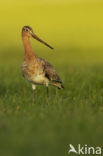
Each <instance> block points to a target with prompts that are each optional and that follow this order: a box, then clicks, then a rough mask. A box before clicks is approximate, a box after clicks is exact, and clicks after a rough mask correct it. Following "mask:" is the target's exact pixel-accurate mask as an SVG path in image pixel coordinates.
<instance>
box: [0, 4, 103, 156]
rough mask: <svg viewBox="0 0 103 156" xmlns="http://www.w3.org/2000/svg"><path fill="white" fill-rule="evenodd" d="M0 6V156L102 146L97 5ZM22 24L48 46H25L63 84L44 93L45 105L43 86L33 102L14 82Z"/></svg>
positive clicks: (50, 155) (102, 71) (48, 155)
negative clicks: (36, 55) (32, 51)
mask: <svg viewBox="0 0 103 156" xmlns="http://www.w3.org/2000/svg"><path fill="white" fill-rule="evenodd" d="M30 2H31V3H30ZM0 3H1V5H0V15H1V19H0V20H1V25H0V34H1V35H0V156H67V155H68V149H69V148H68V147H69V144H70V143H71V144H73V145H74V146H75V147H76V146H77V144H81V145H85V144H87V145H88V146H94V147H95V146H103V20H102V16H103V2H101V1H95V2H93V1H90V2H88V3H86V2H85V1H84V2H80V3H77V2H74V3H71V2H70V3H68V4H65V3H64V4H59V5H58V3H56V4H55V3H53V4H49V3H47V4H42V3H41V1H40V2H39V3H37V4H35V3H34V2H33V1H25V2H24V1H23V2H22V3H20V2H13V1H10V3H9V1H7V2H0ZM45 3H46V2H45ZM24 25H30V26H31V27H32V28H33V29H34V32H35V33H36V34H37V35H38V36H40V37H41V38H42V39H44V40H45V41H47V42H48V43H50V45H52V46H53V47H54V48H55V49H54V51H51V50H50V49H49V48H47V47H45V46H43V45H42V44H40V43H38V42H37V41H35V40H33V39H32V40H31V42H32V45H33V48H34V51H35V52H36V53H37V54H38V56H40V57H43V58H45V59H47V60H48V61H49V62H51V64H53V65H54V67H55V68H56V70H57V72H58V73H59V75H60V77H61V79H62V81H63V83H64V86H65V89H64V90H56V89H55V88H54V87H50V88H49V92H50V99H49V101H48V99H47V97H46V88H45V87H44V86H38V87H37V97H35V98H34V97H33V92H32V89H31V84H30V83H29V82H28V81H26V80H25V79H24V78H23V77H22V73H21V63H22V60H23V55H24V51H23V45H22V40H21V28H22V26H24ZM71 155H72V154H71Z"/></svg>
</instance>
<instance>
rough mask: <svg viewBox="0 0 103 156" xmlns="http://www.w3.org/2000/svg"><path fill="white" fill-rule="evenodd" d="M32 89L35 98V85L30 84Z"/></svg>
mask: <svg viewBox="0 0 103 156" xmlns="http://www.w3.org/2000/svg"><path fill="white" fill-rule="evenodd" d="M32 89H33V95H34V96H35V95H36V85H35V84H32Z"/></svg>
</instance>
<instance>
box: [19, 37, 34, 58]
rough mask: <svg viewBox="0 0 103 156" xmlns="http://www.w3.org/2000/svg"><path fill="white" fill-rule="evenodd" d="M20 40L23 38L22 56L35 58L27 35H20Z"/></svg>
mask: <svg viewBox="0 0 103 156" xmlns="http://www.w3.org/2000/svg"><path fill="white" fill-rule="evenodd" d="M22 40H23V44H24V51H25V53H24V58H27V59H32V58H35V57H36V54H35V53H34V52H33V49H32V45H31V43H30V40H29V37H28V36H24V35H22Z"/></svg>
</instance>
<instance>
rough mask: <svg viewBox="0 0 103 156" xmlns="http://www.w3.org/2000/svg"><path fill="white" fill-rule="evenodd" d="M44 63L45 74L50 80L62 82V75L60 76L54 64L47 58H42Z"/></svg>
mask: <svg viewBox="0 0 103 156" xmlns="http://www.w3.org/2000/svg"><path fill="white" fill-rule="evenodd" d="M41 60H42V63H43V68H44V69H43V70H44V72H45V76H46V77H47V78H48V79H49V80H50V81H55V82H59V83H62V81H61V79H60V77H59V76H58V74H57V73H56V71H55V69H54V68H53V66H52V65H51V64H50V63H49V62H48V61H46V60H44V59H41Z"/></svg>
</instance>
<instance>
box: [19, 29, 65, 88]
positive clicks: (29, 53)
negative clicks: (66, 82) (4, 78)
mask: <svg viewBox="0 0 103 156" xmlns="http://www.w3.org/2000/svg"><path fill="white" fill-rule="evenodd" d="M30 37H33V38H35V39H36V40H38V41H40V42H42V43H43V44H45V45H46V46H48V47H49V48H51V49H53V48H52V47H51V46H50V45H48V44H47V43H46V42H44V41H42V40H41V39H39V38H38V37H37V36H36V35H35V34H34V33H33V30H32V29H31V28H30V27H29V26H25V27H23V29H22V39H23V43H24V50H25V54H24V61H23V63H22V73H23V76H24V77H25V78H26V79H27V80H29V81H30V82H31V83H32V88H33V89H34V90H35V89H36V86H35V85H36V84H41V85H46V86H47V87H48V85H53V86H56V87H57V88H58V89H61V88H64V87H63V85H62V81H61V79H60V77H59V76H58V74H57V73H56V71H55V69H54V68H53V66H52V65H51V64H50V63H49V62H48V61H46V60H44V59H42V58H39V57H38V56H37V55H36V54H35V53H34V52H33V50H32V46H31V43H30V41H29V38H30Z"/></svg>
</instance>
